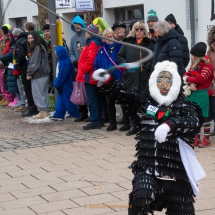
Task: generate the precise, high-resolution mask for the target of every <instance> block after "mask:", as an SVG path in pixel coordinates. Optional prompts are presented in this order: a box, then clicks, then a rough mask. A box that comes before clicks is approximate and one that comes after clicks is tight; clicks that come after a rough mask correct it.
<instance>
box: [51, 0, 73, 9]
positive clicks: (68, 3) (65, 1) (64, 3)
mask: <svg viewBox="0 0 215 215" xmlns="http://www.w3.org/2000/svg"><path fill="white" fill-rule="evenodd" d="M55 2H56V8H70V7H72V4H73V2H74V0H55Z"/></svg>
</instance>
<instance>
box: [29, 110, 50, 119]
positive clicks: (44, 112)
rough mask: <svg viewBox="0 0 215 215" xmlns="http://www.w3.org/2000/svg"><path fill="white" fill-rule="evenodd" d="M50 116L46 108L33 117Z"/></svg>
mask: <svg viewBox="0 0 215 215" xmlns="http://www.w3.org/2000/svg"><path fill="white" fill-rule="evenodd" d="M47 116H48V112H47V111H45V110H41V111H40V112H39V113H38V114H37V115H35V116H33V117H32V118H33V119H44V118H46V117H47Z"/></svg>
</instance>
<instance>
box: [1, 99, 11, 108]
mask: <svg viewBox="0 0 215 215" xmlns="http://www.w3.org/2000/svg"><path fill="white" fill-rule="evenodd" d="M9 103H10V102H9V101H8V100H4V102H1V103H0V105H1V106H2V107H6V106H8V105H9Z"/></svg>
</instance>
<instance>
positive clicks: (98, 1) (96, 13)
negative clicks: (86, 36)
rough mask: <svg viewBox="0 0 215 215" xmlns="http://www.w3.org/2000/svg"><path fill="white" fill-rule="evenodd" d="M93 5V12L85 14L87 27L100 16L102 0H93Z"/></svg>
mask: <svg viewBox="0 0 215 215" xmlns="http://www.w3.org/2000/svg"><path fill="white" fill-rule="evenodd" d="M94 4H95V11H92V12H87V14H86V19H87V20H86V22H87V25H89V24H91V23H92V21H93V20H94V19H95V18H96V17H101V16H102V0H94Z"/></svg>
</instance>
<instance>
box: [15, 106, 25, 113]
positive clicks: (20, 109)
mask: <svg viewBox="0 0 215 215" xmlns="http://www.w3.org/2000/svg"><path fill="white" fill-rule="evenodd" d="M24 110H25V107H24V106H19V107H18V108H15V109H14V111H15V112H21V111H24Z"/></svg>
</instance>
